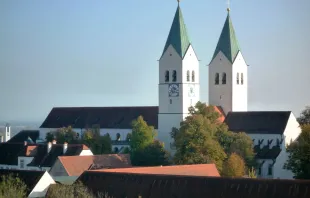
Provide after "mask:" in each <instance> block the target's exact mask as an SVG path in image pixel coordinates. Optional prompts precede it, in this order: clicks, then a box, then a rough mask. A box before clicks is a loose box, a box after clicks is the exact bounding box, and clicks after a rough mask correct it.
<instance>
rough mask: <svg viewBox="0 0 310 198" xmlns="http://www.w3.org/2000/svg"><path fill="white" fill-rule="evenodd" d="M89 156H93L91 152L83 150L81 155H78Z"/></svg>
mask: <svg viewBox="0 0 310 198" xmlns="http://www.w3.org/2000/svg"><path fill="white" fill-rule="evenodd" d="M86 155H87V156H89V155H93V153H92V152H91V150H83V151H82V152H81V153H80V156H86Z"/></svg>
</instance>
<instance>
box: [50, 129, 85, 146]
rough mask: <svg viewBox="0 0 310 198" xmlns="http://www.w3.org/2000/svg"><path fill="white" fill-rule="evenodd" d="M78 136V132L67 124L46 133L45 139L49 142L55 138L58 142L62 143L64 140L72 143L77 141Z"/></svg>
mask: <svg viewBox="0 0 310 198" xmlns="http://www.w3.org/2000/svg"><path fill="white" fill-rule="evenodd" d="M78 136H79V134H78V133H77V132H75V131H74V130H73V129H72V127H71V126H69V127H63V128H60V129H57V130H56V131H51V132H49V133H47V134H46V137H45V139H46V140H47V141H49V142H50V141H52V140H54V139H55V140H56V141H57V143H59V144H63V143H65V142H67V143H68V144H72V143H77V142H78Z"/></svg>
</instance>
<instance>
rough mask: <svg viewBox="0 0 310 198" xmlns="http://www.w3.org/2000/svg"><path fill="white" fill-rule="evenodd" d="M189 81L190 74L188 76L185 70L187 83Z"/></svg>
mask: <svg viewBox="0 0 310 198" xmlns="http://www.w3.org/2000/svg"><path fill="white" fill-rule="evenodd" d="M189 79H190V74H189V70H187V72H186V81H187V82H189Z"/></svg>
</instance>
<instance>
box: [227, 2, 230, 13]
mask: <svg viewBox="0 0 310 198" xmlns="http://www.w3.org/2000/svg"><path fill="white" fill-rule="evenodd" d="M227 11H228V12H229V11H230V0H227Z"/></svg>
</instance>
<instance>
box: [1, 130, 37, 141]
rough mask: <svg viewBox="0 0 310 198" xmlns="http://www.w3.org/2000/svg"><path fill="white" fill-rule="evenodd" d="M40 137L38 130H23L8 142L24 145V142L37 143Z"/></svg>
mask: <svg viewBox="0 0 310 198" xmlns="http://www.w3.org/2000/svg"><path fill="white" fill-rule="evenodd" d="M39 135H40V132H39V131H38V130H22V131H20V132H19V133H17V134H16V135H15V136H13V137H12V138H11V139H10V140H9V141H7V142H9V143H24V141H27V142H28V143H35V142H36V140H37V139H38V137H39Z"/></svg>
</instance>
